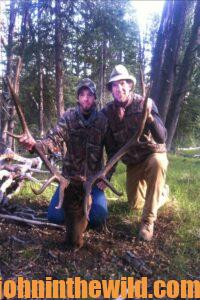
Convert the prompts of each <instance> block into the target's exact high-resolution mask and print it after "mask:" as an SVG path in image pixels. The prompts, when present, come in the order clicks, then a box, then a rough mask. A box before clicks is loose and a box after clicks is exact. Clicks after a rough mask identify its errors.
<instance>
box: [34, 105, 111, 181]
mask: <svg viewBox="0 0 200 300" xmlns="http://www.w3.org/2000/svg"><path fill="white" fill-rule="evenodd" d="M106 130H107V119H106V117H105V115H104V114H103V113H102V112H97V110H96V108H95V109H94V110H93V112H92V113H91V115H90V117H89V118H88V119H85V118H84V116H83V115H82V114H81V112H80V109H79V107H78V106H77V107H75V108H69V109H68V110H67V111H66V112H65V113H64V115H63V116H62V117H61V118H60V120H59V122H58V124H57V126H56V127H55V128H54V129H53V130H52V131H51V133H50V134H48V136H47V137H46V138H45V139H44V140H40V143H41V146H42V147H43V151H44V152H45V153H47V152H48V151H49V152H54V151H55V147H58V146H61V145H62V144H63V143H64V144H65V145H66V148H67V151H66V153H65V156H64V161H63V175H64V176H66V177H67V176H86V177H87V178H88V177H90V176H92V175H94V174H95V173H97V172H98V171H99V170H100V169H101V168H102V157H103V145H104V139H105V133H106Z"/></svg>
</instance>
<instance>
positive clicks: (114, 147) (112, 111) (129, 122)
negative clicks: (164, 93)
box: [102, 94, 167, 165]
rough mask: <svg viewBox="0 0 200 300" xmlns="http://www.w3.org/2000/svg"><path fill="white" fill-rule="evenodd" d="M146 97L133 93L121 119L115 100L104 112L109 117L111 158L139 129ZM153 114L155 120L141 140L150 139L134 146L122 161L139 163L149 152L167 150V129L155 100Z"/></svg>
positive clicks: (107, 146) (107, 149) (109, 150)
mask: <svg viewBox="0 0 200 300" xmlns="http://www.w3.org/2000/svg"><path fill="white" fill-rule="evenodd" d="M143 104H144V99H143V97H141V96H140V95H137V94H133V97H132V99H131V100H130V101H129V102H128V104H127V106H126V107H125V112H124V117H123V119H122V120H120V118H119V116H118V109H119V108H118V107H117V106H116V104H115V102H114V101H112V102H110V103H108V104H107V105H106V106H105V108H104V109H103V110H102V112H103V113H104V114H105V115H106V117H107V118H108V132H107V139H106V151H107V154H108V158H111V157H112V156H113V155H114V154H115V153H116V152H117V151H118V150H119V149H120V148H121V147H122V146H123V145H124V144H125V143H126V142H128V140H129V139H130V138H131V137H133V136H134V135H135V133H136V131H137V128H138V124H139V123H140V120H141V116H142V109H143ZM152 115H153V117H154V122H152V123H151V124H148V125H146V126H145V129H144V133H143V135H142V137H141V141H147V140H148V141H149V142H148V144H145V145H143V146H136V147H132V148H131V149H130V151H129V153H128V154H126V155H125V156H124V157H123V158H122V161H123V162H124V163H125V164H126V165H128V164H137V163H140V162H142V161H143V160H145V159H146V158H147V157H148V155H149V154H151V153H155V152H166V146H165V141H166V137H167V133H166V129H165V127H164V125H163V122H162V120H161V119H160V117H159V114H158V110H157V107H156V105H155V103H154V102H153V107H152Z"/></svg>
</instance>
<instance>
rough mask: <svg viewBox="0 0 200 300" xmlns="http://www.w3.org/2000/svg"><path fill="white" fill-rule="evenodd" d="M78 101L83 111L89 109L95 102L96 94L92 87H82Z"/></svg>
mask: <svg viewBox="0 0 200 300" xmlns="http://www.w3.org/2000/svg"><path fill="white" fill-rule="evenodd" d="M78 102H79V104H80V108H81V110H82V111H83V112H87V111H89V110H90V109H91V108H92V106H93V105H94V102H95V95H94V94H93V93H92V92H91V91H90V89H88V88H87V87H86V88H84V87H83V88H82V89H81V90H80V91H79V95H78Z"/></svg>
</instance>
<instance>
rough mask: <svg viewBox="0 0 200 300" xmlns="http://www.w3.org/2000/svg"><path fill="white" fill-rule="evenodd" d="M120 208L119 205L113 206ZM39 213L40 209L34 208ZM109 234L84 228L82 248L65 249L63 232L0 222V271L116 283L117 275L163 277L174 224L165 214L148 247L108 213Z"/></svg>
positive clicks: (127, 223) (133, 225) (134, 226)
mask: <svg viewBox="0 0 200 300" xmlns="http://www.w3.org/2000/svg"><path fill="white" fill-rule="evenodd" d="M118 205H119V206H120V205H124V204H122V203H121V204H120V203H119V204H118ZM37 209H38V211H41V212H42V211H44V210H45V207H42V206H40V207H38V208H37ZM107 226H108V229H109V232H105V231H102V232H98V231H96V230H92V229H88V230H87V231H86V232H85V234H84V240H85V244H84V247H83V248H82V249H80V250H77V251H72V250H69V249H67V248H66V245H65V244H64V240H65V230H64V229H63V230H62V229H52V228H49V227H43V226H31V225H27V224H24V223H19V222H15V221H10V220H9V221H8V220H4V219H3V218H2V219H0V228H1V231H0V271H1V274H2V277H3V278H4V279H7V278H12V279H14V278H16V277H17V276H24V277H26V278H28V279H32V278H37V279H43V278H45V277H47V276H51V277H53V278H57V279H66V278H68V277H75V276H80V277H81V278H83V279H87V280H90V279H108V278H113V279H117V278H120V277H122V276H134V277H138V278H139V277H141V276H148V278H149V280H150V281H151V280H153V279H155V278H159V277H160V276H162V278H163V276H164V277H167V276H168V274H169V272H170V269H169V262H170V257H169V254H168V251H167V247H168V243H167V240H166V239H167V236H168V234H169V235H170V236H171V235H172V233H173V230H174V223H173V220H172V219H171V216H170V212H169V214H168V215H167V214H166V213H165V218H163V217H162V216H161V217H160V218H159V219H158V221H157V223H156V227H155V236H154V239H153V241H152V242H151V243H146V242H141V241H138V240H137V237H136V236H137V232H138V227H139V223H138V220H137V219H136V220H135V222H134V221H133V220H130V218H127V219H126V218H125V217H124V218H119V217H117V216H115V215H114V214H111V215H110V217H109V220H108V223H107Z"/></svg>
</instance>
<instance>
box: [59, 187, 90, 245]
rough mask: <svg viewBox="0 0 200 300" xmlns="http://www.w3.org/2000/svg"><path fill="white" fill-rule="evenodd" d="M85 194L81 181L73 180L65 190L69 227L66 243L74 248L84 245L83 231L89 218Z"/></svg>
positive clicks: (66, 216)
mask: <svg viewBox="0 0 200 300" xmlns="http://www.w3.org/2000/svg"><path fill="white" fill-rule="evenodd" d="M84 195H85V191H84V189H83V184H82V183H81V182H80V183H73V182H72V183H70V185H69V186H68V188H67V189H66V190H65V196H64V202H63V208H64V211H65V220H66V227H67V235H66V243H67V245H68V246H70V247H74V248H81V247H82V246H83V233H84V231H85V230H86V227H87V225H88V220H87V218H86V217H85V215H84V206H83V199H84Z"/></svg>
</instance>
